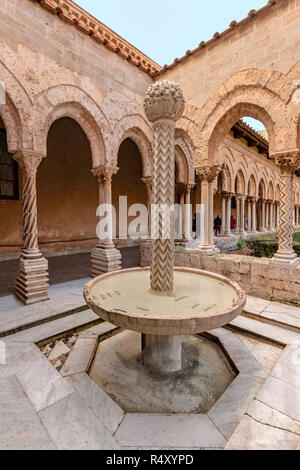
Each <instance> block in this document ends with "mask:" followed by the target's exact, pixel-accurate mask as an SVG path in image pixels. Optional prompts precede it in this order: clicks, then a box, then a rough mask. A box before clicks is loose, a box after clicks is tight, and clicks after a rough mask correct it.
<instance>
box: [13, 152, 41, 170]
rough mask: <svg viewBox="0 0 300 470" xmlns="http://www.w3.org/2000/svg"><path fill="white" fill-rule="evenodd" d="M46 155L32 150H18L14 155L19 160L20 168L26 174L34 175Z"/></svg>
mask: <svg viewBox="0 0 300 470" xmlns="http://www.w3.org/2000/svg"><path fill="white" fill-rule="evenodd" d="M44 157H45V155H41V154H40V153H37V152H33V151H30V150H18V151H17V153H15V155H14V156H13V158H14V160H16V161H17V162H18V165H19V168H20V170H21V172H22V173H24V174H25V175H26V176H30V177H34V176H35V175H36V172H37V169H38V166H39V164H40V163H41V161H42V159H43V158H44Z"/></svg>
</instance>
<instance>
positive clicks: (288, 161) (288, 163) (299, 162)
mask: <svg viewBox="0 0 300 470" xmlns="http://www.w3.org/2000/svg"><path fill="white" fill-rule="evenodd" d="M273 158H274V160H275V163H276V165H277V166H279V168H280V171H281V174H282V175H286V176H290V175H293V173H294V171H295V170H297V169H298V168H299V166H300V152H299V151H292V152H286V153H278V154H275V155H273Z"/></svg>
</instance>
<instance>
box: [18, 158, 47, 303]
mask: <svg viewBox="0 0 300 470" xmlns="http://www.w3.org/2000/svg"><path fill="white" fill-rule="evenodd" d="M42 158H43V157H42V155H39V154H36V153H34V152H30V151H25V150H24V151H23V150H22V151H19V152H17V153H16V154H15V155H14V159H15V160H16V161H17V162H18V165H19V168H20V170H21V174H22V210H23V242H24V244H23V249H22V253H21V258H20V275H19V277H18V278H17V280H16V295H17V297H18V298H19V299H20V300H21V301H22V302H23V303H24V304H26V305H29V304H33V303H37V302H42V301H44V300H48V299H49V296H48V287H49V275H48V261H47V260H46V259H45V258H44V257H43V256H42V254H41V252H40V250H39V247H38V230H37V200H36V172H37V168H38V166H39V164H40V162H41V161H42Z"/></svg>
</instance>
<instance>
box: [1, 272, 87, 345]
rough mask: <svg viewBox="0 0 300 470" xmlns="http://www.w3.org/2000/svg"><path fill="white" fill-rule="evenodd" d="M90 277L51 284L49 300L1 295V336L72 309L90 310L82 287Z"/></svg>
mask: <svg viewBox="0 0 300 470" xmlns="http://www.w3.org/2000/svg"><path fill="white" fill-rule="evenodd" d="M88 280H89V279H80V280H76V281H70V282H65V283H63V284H57V285H54V286H51V287H50V288H49V296H50V300H47V301H45V302H41V303H38V304H32V305H26V306H24V305H23V304H21V302H20V301H19V300H17V298H16V297H15V296H13V295H10V296H7V297H1V298H0V338H3V337H5V336H9V335H11V334H14V333H17V332H18V331H22V330H25V329H29V328H32V327H35V326H38V325H41V324H43V323H45V322H48V321H52V320H54V319H58V318H61V317H65V316H68V315H70V314H73V313H77V312H80V311H82V310H87V309H88V307H87V305H86V302H85V300H84V298H83V287H84V285H85V284H86V282H87V281H88Z"/></svg>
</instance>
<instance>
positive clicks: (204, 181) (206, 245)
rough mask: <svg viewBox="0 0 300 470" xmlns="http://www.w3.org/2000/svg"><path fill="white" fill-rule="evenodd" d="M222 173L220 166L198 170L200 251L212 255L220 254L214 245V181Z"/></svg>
mask: <svg viewBox="0 0 300 470" xmlns="http://www.w3.org/2000/svg"><path fill="white" fill-rule="evenodd" d="M220 171H221V166H220V165H213V166H211V167H203V168H197V169H196V175H197V177H198V178H199V179H200V181H201V242H200V245H199V247H198V249H199V250H200V251H202V252H204V253H205V254H208V255H211V254H213V253H216V252H218V249H217V248H216V246H215V245H214V232H213V225H214V220H213V219H214V181H215V179H216V177H217V176H218V174H219V173H220Z"/></svg>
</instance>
